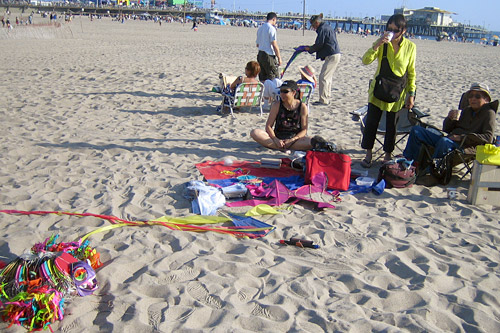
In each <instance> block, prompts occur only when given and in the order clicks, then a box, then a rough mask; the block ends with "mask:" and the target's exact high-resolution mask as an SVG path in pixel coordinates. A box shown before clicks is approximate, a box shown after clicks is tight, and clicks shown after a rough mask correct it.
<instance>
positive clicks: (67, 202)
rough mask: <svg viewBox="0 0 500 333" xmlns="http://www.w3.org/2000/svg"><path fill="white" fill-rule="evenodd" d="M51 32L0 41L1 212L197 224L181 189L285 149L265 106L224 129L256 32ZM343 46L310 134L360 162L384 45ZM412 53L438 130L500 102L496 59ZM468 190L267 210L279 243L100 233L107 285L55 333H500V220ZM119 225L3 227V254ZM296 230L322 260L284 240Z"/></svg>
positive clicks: (463, 47)
mask: <svg viewBox="0 0 500 333" xmlns="http://www.w3.org/2000/svg"><path fill="white" fill-rule="evenodd" d="M36 19H37V20H38V22H40V21H41V19H39V18H38V17H36ZM11 21H12V20H11ZM21 29H31V31H30V30H21ZM44 29H45V30H44V32H43V33H41V32H40V31H42V30H40V28H39V29H38V30H36V29H33V28H15V29H14V30H13V31H11V32H10V33H9V34H10V35H9V34H7V33H6V32H5V30H4V29H3V30H2V32H1V33H0V39H1V40H0V45H1V52H0V57H1V60H0V64H1V65H0V77H1V80H0V117H1V118H0V119H1V121H0V132H1V133H2V144H1V146H0V160H1V168H0V204H1V205H0V209H18V210H61V211H78V212H92V213H99V214H109V215H115V216H118V217H121V218H125V219H131V220H135V219H138V220H148V219H153V218H157V217H160V216H163V215H175V216H183V215H188V214H189V207H190V204H189V202H188V201H187V200H186V199H184V198H183V197H182V188H183V183H185V182H187V181H189V180H191V179H202V177H201V175H200V174H199V172H198V171H197V170H196V169H195V167H194V164H195V163H199V162H202V161H205V160H221V159H222V158H224V157H226V156H231V157H234V158H236V159H238V160H252V161H255V160H259V159H261V158H266V157H282V156H283V154H282V153H279V152H273V151H269V150H266V149H263V148H260V147H258V146H257V145H256V144H255V143H254V142H252V140H251V138H250V137H249V131H250V129H251V128H253V127H263V126H264V123H265V119H264V118H260V117H259V116H258V112H257V110H253V112H248V111H244V112H241V113H238V114H237V115H236V117H235V118H234V119H233V118H231V117H230V116H227V115H225V116H221V115H219V114H217V113H216V111H215V109H216V106H217V105H218V103H219V97H218V96H217V95H216V94H214V93H211V92H210V89H211V88H212V86H213V85H215V84H217V82H218V78H217V74H218V73H219V72H226V73H231V74H235V75H237V74H239V73H242V71H243V68H244V66H245V63H246V62H247V61H249V60H252V59H255V57H256V53H257V52H256V48H255V33H256V30H255V29H252V28H237V27H225V26H204V25H202V26H200V28H199V30H198V31H197V32H194V31H192V30H191V25H190V24H186V25H182V24H179V23H171V24H163V25H162V26H159V25H158V24H154V23H152V22H139V21H127V22H125V24H120V23H118V22H112V21H111V20H110V19H102V20H95V21H93V22H90V20H89V19H88V18H82V19H80V18H75V19H74V21H73V22H72V23H71V24H69V25H65V24H63V26H62V27H61V28H60V29H58V30H56V29H53V28H44ZM278 38H279V45H280V47H281V49H282V54H283V58H284V59H286V60H287V59H288V58H289V57H290V56H291V54H292V52H293V49H292V48H293V47H296V46H298V45H304V44H312V43H313V41H314V38H315V33H314V32H312V31H306V33H305V36H303V35H302V31H290V30H289V31H283V30H280V31H279V32H278ZM338 38H339V42H340V45H341V48H342V52H343V57H342V60H341V64H340V66H339V69H338V71H337V72H336V74H335V79H334V84H333V87H334V88H333V96H334V98H333V103H332V105H331V106H329V107H314V108H313V110H312V117H311V120H310V130H309V133H310V134H313V135H314V134H319V135H322V136H324V137H326V138H329V139H331V140H334V141H335V142H337V143H338V144H341V145H342V146H344V147H345V148H346V149H347V152H348V153H349V154H350V155H351V157H352V158H353V167H359V160H360V159H361V157H362V156H363V151H362V150H361V148H360V145H359V134H360V131H359V126H358V125H357V124H356V123H355V122H354V121H353V120H352V119H351V117H350V115H349V114H348V112H349V111H353V110H355V109H357V108H359V107H361V106H362V105H364V104H365V103H366V99H367V94H366V89H367V85H368V80H369V79H370V78H371V76H372V75H373V73H374V71H375V66H374V65H372V66H363V65H362V64H361V60H360V58H361V56H362V55H363V53H364V51H365V50H366V49H368V47H370V45H371V43H372V42H373V41H374V40H375V37H368V38H362V37H359V36H354V35H345V34H342V35H339V37H338ZM415 43H416V44H417V50H418V52H417V75H418V77H417V86H418V93H417V94H418V96H417V105H418V106H419V107H420V109H421V110H423V111H426V112H430V114H431V116H430V118H429V119H430V120H429V121H430V122H432V123H434V124H436V125H438V126H439V125H440V124H441V121H442V118H443V116H445V115H446V113H447V112H448V110H449V109H450V108H452V107H455V106H456V105H457V104H458V100H459V98H460V95H461V93H462V92H464V91H465V89H466V88H467V87H468V86H469V85H470V83H471V82H472V81H481V82H485V83H487V84H489V85H490V87H491V88H492V94H493V95H494V97H495V98H498V97H499V96H500V94H499V91H498V90H497V88H498V87H499V86H500V77H499V76H498V73H499V68H498V64H499V62H498V59H499V52H500V48H493V47H484V46H480V45H470V44H456V43H447V42H441V43H438V42H435V41H424V40H416V41H415ZM305 64H312V65H313V66H314V67H315V68H316V70H317V71H318V72H319V70H320V66H321V62H320V61H315V60H314V58H313V57H312V56H309V55H300V56H299V57H298V59H297V60H296V62H295V63H294V64H293V65H292V68H291V69H290V70H289V71H288V72H287V76H286V77H287V78H290V79H297V78H298V71H297V66H299V65H305ZM316 94H317V93H316ZM316 99H317V96H316V95H315V96H314V100H316ZM377 169H378V168H377V167H373V168H372V169H371V170H370V175H372V176H375V175H376V173H377ZM468 186H469V181H468V178H466V180H464V181H460V180H459V179H458V178H457V177H454V179H453V180H452V183H451V184H450V187H457V188H458V192H459V195H458V198H457V199H456V200H449V199H447V196H446V188H445V187H442V186H437V187H432V188H429V187H424V186H413V187H412V188H407V189H399V190H397V189H391V190H386V191H385V192H384V193H383V194H382V195H381V196H374V195H373V194H358V195H355V196H352V195H344V196H343V201H342V202H341V203H339V204H338V205H337V208H336V209H334V210H327V211H323V212H316V211H314V210H312V209H311V207H310V206H307V205H306V206H302V205H297V206H295V208H294V209H293V211H291V212H287V213H285V214H283V215H278V216H274V217H264V218H263V219H264V220H265V221H267V222H268V223H270V224H273V225H274V226H276V230H275V231H274V232H273V233H271V234H269V235H268V236H266V237H265V238H263V239H261V240H238V239H235V238H233V237H230V236H225V235H220V234H215V233H192V232H182V231H170V230H167V229H165V228H161V227H151V228H123V229H115V230H113V231H110V232H106V233H100V234H96V235H94V236H92V237H91V238H90V240H91V243H92V245H93V246H95V247H96V248H97V249H98V251H99V252H100V253H101V255H102V258H103V261H104V262H105V266H104V267H103V268H101V269H99V270H98V272H97V276H98V281H99V283H100V289H99V291H98V292H96V294H95V295H93V296H89V297H85V298H73V299H71V300H70V301H69V302H68V304H67V306H66V311H67V312H66V316H65V318H64V320H63V321H62V322H59V323H56V324H54V325H53V328H54V329H59V330H61V331H63V332H67V333H69V332H98V331H99V332H111V331H114V332H156V331H160V332H172V331H176V332H177V331H214V332H228V331H235V332H242V331H255V332H287V331H291V332H298V331H301V332H320V331H325V332H370V331H383V332H398V331H413V332H465V331H467V332H499V331H500V304H499V301H498V296H499V295H500V290H499V289H500V287H499V286H500V273H499V272H500V269H499V264H498V263H499V261H500V254H499V247H500V230H499V229H500V228H499V217H498V216H499V210H498V208H494V207H492V206H472V205H470V204H468V203H467V202H466V200H465V198H466V195H467V190H468ZM106 224H107V222H105V221H101V220H98V219H93V218H80V219H79V218H71V217H65V216H44V217H40V216H31V217H23V216H9V215H3V214H2V215H0V226H1V230H2V238H1V240H0V251H1V252H0V254H1V256H2V258H1V259H2V260H4V261H9V260H12V259H14V258H15V257H16V256H17V255H20V254H22V253H23V252H24V251H27V250H28V249H29V248H30V247H31V246H32V245H33V244H34V243H35V242H40V241H43V240H44V239H45V238H47V237H49V236H50V235H52V234H53V233H59V234H60V235H61V237H62V239H63V240H64V241H72V240H74V239H77V238H78V237H81V236H82V235H84V234H86V233H87V232H90V231H92V230H94V229H96V228H97V227H99V226H104V225H106ZM294 236H300V237H305V238H308V239H311V240H314V241H315V242H316V243H317V244H319V245H320V249H317V250H310V249H300V248H297V247H283V246H280V245H278V244H277V241H278V240H279V239H284V238H290V237H294ZM0 327H1V328H2V329H3V328H4V327H5V325H0ZM5 331H7V332H23V331H24V329H22V328H11V329H8V330H5Z"/></svg>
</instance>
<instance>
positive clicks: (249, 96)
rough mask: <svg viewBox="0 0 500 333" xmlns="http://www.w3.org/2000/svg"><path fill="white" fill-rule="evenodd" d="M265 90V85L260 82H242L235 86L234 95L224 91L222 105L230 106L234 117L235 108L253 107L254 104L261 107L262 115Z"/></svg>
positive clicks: (261, 112)
mask: <svg viewBox="0 0 500 333" xmlns="http://www.w3.org/2000/svg"><path fill="white" fill-rule="evenodd" d="M263 92H264V85H263V84H262V83H260V82H252V83H241V84H240V85H238V86H237V87H236V88H235V92H234V96H233V95H232V94H231V93H227V92H225V91H222V96H223V100H222V105H221V107H222V108H224V106H227V107H229V110H230V111H231V116H232V117H234V113H233V109H234V108H240V107H250V109H251V108H252V107H254V106H258V107H259V108H260V115H261V116H262V114H263V110H262V96H263ZM226 103H227V104H226Z"/></svg>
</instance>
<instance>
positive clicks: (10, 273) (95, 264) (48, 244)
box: [0, 235, 102, 331]
mask: <svg viewBox="0 0 500 333" xmlns="http://www.w3.org/2000/svg"><path fill="white" fill-rule="evenodd" d="M58 237H59V236H58V235H53V236H51V237H49V238H47V239H46V240H45V241H44V242H43V243H37V244H35V245H33V247H32V248H31V251H30V252H26V253H24V254H22V255H21V256H19V257H18V258H16V259H15V260H13V261H11V262H10V263H9V264H7V265H6V266H5V267H4V268H3V269H2V270H1V271H0V313H1V315H2V316H1V317H2V320H3V321H5V322H9V323H10V325H9V327H10V326H12V325H14V324H15V325H19V326H24V327H25V328H27V329H29V330H30V331H40V330H44V329H47V328H49V329H50V330H51V331H52V328H51V327H50V324H52V323H54V322H56V321H57V320H62V319H63V317H64V309H63V307H64V303H65V299H66V298H67V297H69V296H76V295H79V296H82V297H83V296H88V295H91V294H93V293H94V291H96V290H97V288H98V284H97V280H96V274H95V269H97V268H99V267H100V266H101V265H102V264H101V262H100V255H99V253H97V251H96V250H95V249H93V248H91V247H90V246H89V243H88V241H82V240H81V241H79V242H68V243H56V241H57V239H58Z"/></svg>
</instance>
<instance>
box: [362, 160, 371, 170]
mask: <svg viewBox="0 0 500 333" xmlns="http://www.w3.org/2000/svg"><path fill="white" fill-rule="evenodd" d="M361 166H362V167H363V168H365V169H369V168H371V167H372V161H367V160H366V159H365V158H364V159H363V160H362V161H361Z"/></svg>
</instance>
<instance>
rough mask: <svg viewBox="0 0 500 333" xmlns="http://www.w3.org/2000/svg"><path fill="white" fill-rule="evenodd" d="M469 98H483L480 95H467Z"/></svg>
mask: <svg viewBox="0 0 500 333" xmlns="http://www.w3.org/2000/svg"><path fill="white" fill-rule="evenodd" d="M469 98H475V99H481V98H483V95H482V94H480V93H476V94H469Z"/></svg>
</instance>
